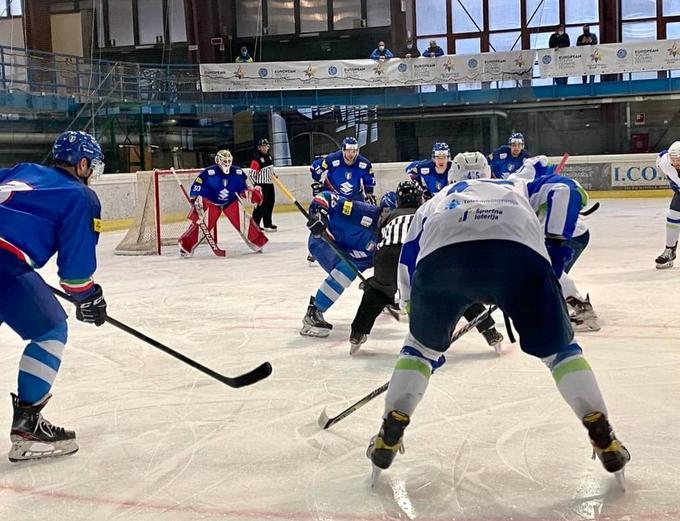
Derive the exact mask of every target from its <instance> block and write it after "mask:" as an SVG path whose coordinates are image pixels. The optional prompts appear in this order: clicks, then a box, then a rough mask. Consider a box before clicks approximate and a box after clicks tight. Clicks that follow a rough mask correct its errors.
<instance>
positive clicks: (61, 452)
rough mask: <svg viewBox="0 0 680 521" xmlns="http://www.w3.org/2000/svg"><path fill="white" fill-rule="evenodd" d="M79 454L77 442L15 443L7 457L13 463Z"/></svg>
mask: <svg viewBox="0 0 680 521" xmlns="http://www.w3.org/2000/svg"><path fill="white" fill-rule="evenodd" d="M76 452H78V444H77V443H76V440H63V441H55V442H54V443H43V442H38V441H15V442H12V447H11V448H10V450H9V454H8V455H7V457H8V458H9V460H10V461H11V462H12V463H16V462H18V461H29V460H36V459H45V458H56V457H58V456H67V455H69V454H75V453H76Z"/></svg>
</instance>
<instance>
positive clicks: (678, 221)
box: [666, 208, 680, 246]
mask: <svg viewBox="0 0 680 521" xmlns="http://www.w3.org/2000/svg"><path fill="white" fill-rule="evenodd" d="M678 236H680V212H678V211H676V210H671V209H670V208H669V209H668V213H667V214H666V246H674V245H675V243H676V242H678Z"/></svg>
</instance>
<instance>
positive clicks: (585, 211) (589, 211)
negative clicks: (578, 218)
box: [581, 201, 600, 216]
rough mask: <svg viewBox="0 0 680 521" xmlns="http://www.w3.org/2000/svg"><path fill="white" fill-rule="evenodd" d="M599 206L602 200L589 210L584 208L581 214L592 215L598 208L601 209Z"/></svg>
mask: <svg viewBox="0 0 680 521" xmlns="http://www.w3.org/2000/svg"><path fill="white" fill-rule="evenodd" d="M599 208H600V201H597V202H596V203H595V204H594V205H593V206H591V207H590V208H588V209H587V210H583V211H582V212H581V215H583V216H588V215H591V214H593V213H595V212H596V211H597V210H599Z"/></svg>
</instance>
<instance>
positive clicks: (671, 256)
mask: <svg viewBox="0 0 680 521" xmlns="http://www.w3.org/2000/svg"><path fill="white" fill-rule="evenodd" d="M677 247H678V243H677V242H676V243H675V244H674V245H673V246H666V249H665V250H664V251H663V253H662V254H661V255H659V256H658V257H657V258H656V259H655V261H654V262H656V269H657V270H666V269H668V268H672V267H673V261H674V260H675V250H676V248H677Z"/></svg>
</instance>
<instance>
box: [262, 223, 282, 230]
mask: <svg viewBox="0 0 680 521" xmlns="http://www.w3.org/2000/svg"><path fill="white" fill-rule="evenodd" d="M278 229H279V227H278V226H276V225H275V224H270V225H269V226H265V227H264V231H265V232H275V231H277V230H278Z"/></svg>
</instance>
